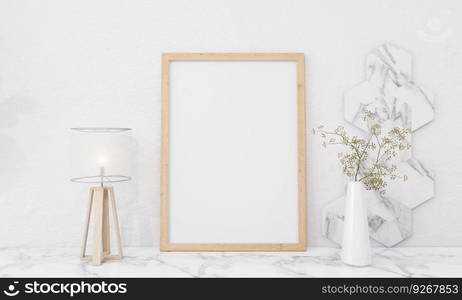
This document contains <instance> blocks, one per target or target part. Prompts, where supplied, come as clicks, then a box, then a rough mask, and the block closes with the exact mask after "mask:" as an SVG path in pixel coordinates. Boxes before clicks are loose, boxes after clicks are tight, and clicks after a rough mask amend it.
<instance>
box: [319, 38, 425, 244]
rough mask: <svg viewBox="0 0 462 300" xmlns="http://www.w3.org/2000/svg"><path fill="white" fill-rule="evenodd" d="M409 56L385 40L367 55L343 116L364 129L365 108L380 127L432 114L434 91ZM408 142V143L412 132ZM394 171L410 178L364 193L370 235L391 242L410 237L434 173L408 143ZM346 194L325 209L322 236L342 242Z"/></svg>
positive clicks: (418, 121)
mask: <svg viewBox="0 0 462 300" xmlns="http://www.w3.org/2000/svg"><path fill="white" fill-rule="evenodd" d="M412 75H413V74H412V56H411V55H410V54H409V53H408V52H407V51H405V50H403V49H401V48H399V47H397V46H395V45H392V44H384V45H381V46H379V47H377V48H376V49H373V50H372V51H370V52H369V54H367V56H366V79H365V80H364V81H363V82H361V83H359V84H358V85H356V86H354V87H353V88H351V89H349V90H348V91H346V92H345V94H344V117H345V120H346V121H348V122H350V123H351V124H353V125H354V126H355V127H357V128H359V129H361V130H363V131H365V132H368V128H369V126H370V125H371V123H370V122H365V121H364V120H363V119H362V118H361V116H362V114H363V111H364V110H369V111H371V112H372V113H373V114H374V115H375V120H374V122H375V123H378V124H380V125H381V126H382V130H383V131H388V130H390V129H391V128H393V127H396V126H398V127H404V128H409V129H410V130H411V132H414V131H416V130H417V129H420V128H421V127H422V126H424V125H425V124H427V123H429V122H431V121H432V120H433V118H434V96H433V94H432V93H431V92H429V91H427V90H426V89H425V88H423V87H421V86H420V85H418V84H416V83H415V82H414V80H413V78H412V77H413V76H412ZM407 142H408V143H409V144H410V145H411V146H412V135H411V136H409V137H408V140H407ZM392 163H393V164H394V165H396V166H397V168H398V170H397V171H398V172H397V173H398V174H405V175H406V176H407V177H408V180H407V181H406V182H404V183H403V182H402V181H399V180H396V181H391V182H389V183H388V186H387V191H386V194H385V195H379V194H378V193H371V192H368V193H367V195H366V200H367V202H368V209H369V227H370V235H371V237H372V238H373V239H374V240H375V241H377V242H379V243H380V244H382V245H383V246H386V247H393V246H395V245H397V244H398V243H400V242H402V241H404V240H405V239H407V238H409V237H410V236H412V210H413V209H415V208H417V207H418V206H419V205H420V204H422V203H424V202H425V201H427V200H429V199H431V198H433V196H434V176H433V174H432V173H431V172H430V171H429V170H428V169H427V168H426V167H425V166H424V165H423V164H422V162H420V161H419V160H417V159H416V158H415V157H414V156H413V154H412V147H411V149H409V150H408V151H404V152H402V153H400V154H399V155H398V156H397V157H396V159H394V161H393V162H392ZM343 202H344V196H342V197H340V198H338V199H336V200H334V201H332V202H330V203H328V204H327V205H326V206H325V207H324V208H323V217H322V220H323V235H324V236H325V237H327V238H328V239H329V240H331V241H332V242H334V243H336V244H341V240H342V232H343V211H344V205H343Z"/></svg>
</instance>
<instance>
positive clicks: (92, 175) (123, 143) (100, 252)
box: [71, 127, 131, 265]
mask: <svg viewBox="0 0 462 300" xmlns="http://www.w3.org/2000/svg"><path fill="white" fill-rule="evenodd" d="M71 146H72V150H71V151H72V164H73V167H72V171H73V173H74V175H75V176H76V177H74V176H73V178H71V181H72V182H77V183H90V184H95V185H96V186H93V187H90V192H89V198H88V205H87V212H86V216H85V225H84V233H83V241H82V250H81V255H80V258H81V259H82V260H91V261H92V263H93V264H94V265H100V264H101V263H102V262H103V261H104V260H120V259H122V257H123V254H122V244H121V240H120V228H119V220H118V216H117V207H116V201H115V195H114V188H113V187H112V186H109V185H108V184H112V183H115V182H122V181H128V180H131V178H130V177H129V176H127V174H129V171H130V163H129V158H130V156H129V152H130V149H131V129H130V128H107V127H106V128H103V127H93V128H88V127H80V128H71ZM110 207H111V214H112V217H110V209H109V208H110ZM92 211H93V254H92V255H86V247H87V239H88V231H89V226H90V219H91V214H92ZM110 218H112V223H113V225H114V237H115V243H116V246H117V254H111V244H110Z"/></svg>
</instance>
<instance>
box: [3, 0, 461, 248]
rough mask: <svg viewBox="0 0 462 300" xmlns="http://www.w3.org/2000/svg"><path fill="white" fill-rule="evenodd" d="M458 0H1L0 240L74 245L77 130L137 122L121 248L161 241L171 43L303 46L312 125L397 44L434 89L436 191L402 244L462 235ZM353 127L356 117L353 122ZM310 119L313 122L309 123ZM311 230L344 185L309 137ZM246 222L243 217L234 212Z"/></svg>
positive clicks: (81, 194) (122, 204)
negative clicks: (380, 50) (383, 49)
mask: <svg viewBox="0 0 462 300" xmlns="http://www.w3.org/2000/svg"><path fill="white" fill-rule="evenodd" d="M461 20H462V2H461V1H459V0H451V1H449V0H433V1H426V0H406V1H403V0H399V1H398V0H394V1H383V0H382V1H378V0H361V1H343V0H336V1H333V0H324V1H306V0H305V1H302V0H300V1H289V0H279V1H276V0H275V1H272V0H265V1H263V0H262V1H250V0H234V1H224V0H207V1H187V0H182V1H179V0H169V1H141V0H135V1H115V0H106V1H89V0H88V1H83V0H82V1H62V0H53V1H33V0H30V1H16V0H4V1H1V2H0V207H1V209H0V246H56V247H57V246H77V245H79V244H80V241H81V233H82V227H83V226H82V224H83V215H84V212H85V205H86V197H87V195H86V193H87V186H83V185H77V184H72V183H70V182H69V177H70V170H69V137H70V132H69V129H68V128H69V127H76V126H126V127H132V128H133V130H134V131H133V136H134V139H135V141H136V149H135V151H134V153H133V158H134V160H135V166H136V168H134V170H133V174H131V175H132V176H133V178H134V180H133V181H131V182H129V183H122V184H119V185H117V186H116V190H117V196H118V200H119V214H120V219H121V220H120V222H121V225H122V231H123V237H122V238H123V241H124V244H125V245H133V246H137V245H143V246H151V245H157V244H158V239H159V145H160V137H159V133H160V128H159V125H160V55H161V53H162V52H303V53H305V55H306V59H307V65H306V80H307V89H306V97H307V103H308V106H307V116H308V120H309V121H308V127H309V128H311V127H313V126H315V125H317V124H320V123H322V124H326V125H329V124H331V125H332V126H334V125H336V124H342V123H344V121H343V114H342V111H343V109H342V105H343V104H342V93H343V92H344V91H345V90H347V89H348V88H350V87H352V86H353V85H354V84H356V83H358V82H360V81H361V80H363V78H364V72H365V70H364V57H365V54H366V53H367V52H368V51H369V50H370V49H372V48H374V47H376V46H378V45H380V44H382V43H384V42H391V43H394V44H396V45H399V46H400V47H402V48H404V49H406V50H408V51H409V52H411V53H412V54H413V57H414V77H415V79H416V81H418V82H419V83H420V84H422V85H423V86H425V87H427V88H428V89H429V90H431V91H433V92H434V93H435V104H436V113H435V120H434V121H433V122H432V123H430V124H428V125H426V126H424V127H423V128H421V129H419V130H418V131H417V132H415V134H414V136H413V138H414V141H413V142H414V148H413V151H414V155H415V157H416V158H418V159H420V160H421V161H422V162H424V163H425V165H426V166H427V167H429V168H431V169H432V170H433V171H434V174H435V180H436V197H435V198H434V199H433V200H431V201H428V202H426V203H424V204H423V205H422V206H420V207H419V208H417V209H416V210H415V211H414V235H413V236H412V237H411V238H410V239H408V240H406V241H405V242H403V243H401V244H400V246H462V230H461V228H462V218H461V215H462V196H461V195H462V155H461V153H462V139H461V132H462V121H461V117H460V116H461V115H462V28H461V26H462V21H461ZM347 127H348V128H350V129H351V126H347ZM309 128H308V129H309ZM307 149H308V209H309V210H308V241H309V245H310V246H319V245H323V246H326V245H332V244H331V243H330V242H329V241H328V240H326V239H325V238H323V237H322V235H321V214H320V211H321V207H322V206H323V205H324V204H325V203H327V202H328V201H331V200H333V199H335V198H337V197H338V196H340V195H342V194H343V179H342V175H341V173H340V170H339V168H338V165H337V162H336V159H335V155H336V151H335V150H327V151H324V150H322V149H321V147H319V143H318V141H312V140H311V141H309V145H308V148H307ZM236 221H237V220H236Z"/></svg>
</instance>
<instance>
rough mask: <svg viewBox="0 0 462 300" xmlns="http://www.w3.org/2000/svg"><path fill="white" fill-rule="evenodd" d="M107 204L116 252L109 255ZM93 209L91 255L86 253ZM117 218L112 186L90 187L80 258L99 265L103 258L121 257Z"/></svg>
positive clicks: (117, 258)
mask: <svg viewBox="0 0 462 300" xmlns="http://www.w3.org/2000/svg"><path fill="white" fill-rule="evenodd" d="M109 206H111V207H112V219H113V223H114V231H115V232H114V234H115V239H116V246H117V251H118V254H115V255H111V248H110V226H109V225H110V220H109ZM92 210H93V255H91V256H90V255H86V253H85V251H86V247H87V239H88V231H89V226H90V218H91V213H92ZM122 257H123V254H122V244H121V239H120V228H119V219H118V216H117V207H116V202H115V196H114V189H113V188H112V187H92V188H91V189H90V195H89V199H88V207H87V214H86V218H85V227H84V234H83V243H82V251H81V254H80V258H81V259H82V260H91V261H92V264H93V265H100V264H101V263H102V262H103V261H104V260H120V259H122Z"/></svg>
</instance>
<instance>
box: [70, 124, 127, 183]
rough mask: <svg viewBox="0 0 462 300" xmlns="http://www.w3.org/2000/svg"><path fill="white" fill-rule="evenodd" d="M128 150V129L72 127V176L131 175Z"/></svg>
mask: <svg viewBox="0 0 462 300" xmlns="http://www.w3.org/2000/svg"><path fill="white" fill-rule="evenodd" d="M131 152H132V135H131V130H130V129H129V128H72V130H71V155H72V158H71V177H72V178H73V179H75V178H80V177H90V176H98V175H100V174H101V167H104V174H105V175H106V176H111V175H118V176H130V174H131V171H132V170H131V156H132V153H131Z"/></svg>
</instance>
